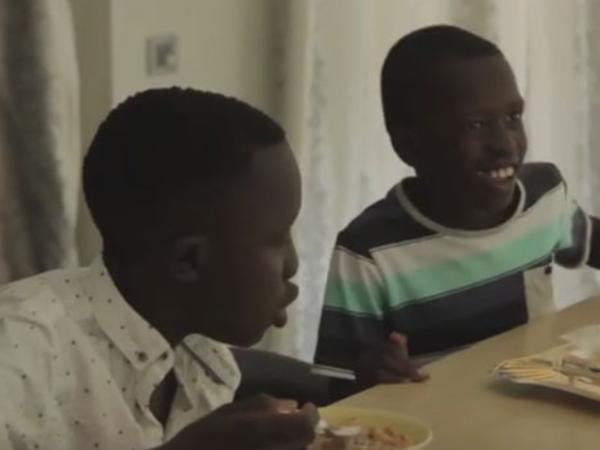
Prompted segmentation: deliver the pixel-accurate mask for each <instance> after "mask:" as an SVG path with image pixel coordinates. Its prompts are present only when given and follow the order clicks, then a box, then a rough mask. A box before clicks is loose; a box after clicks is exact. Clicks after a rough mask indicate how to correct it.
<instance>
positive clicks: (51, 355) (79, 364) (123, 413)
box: [0, 258, 240, 450]
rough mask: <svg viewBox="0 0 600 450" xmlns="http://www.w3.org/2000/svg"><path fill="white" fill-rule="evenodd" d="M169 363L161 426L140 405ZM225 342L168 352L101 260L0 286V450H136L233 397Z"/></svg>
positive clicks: (233, 374)
mask: <svg viewBox="0 0 600 450" xmlns="http://www.w3.org/2000/svg"><path fill="white" fill-rule="evenodd" d="M172 369H174V373H175V376H176V378H177V381H178V387H177V391H176V393H175V397H174V400H173V405H172V407H171V411H170V414H169V417H168V420H167V422H166V426H165V427H163V426H162V425H161V423H160V422H159V421H158V420H157V419H156V418H155V417H154V416H153V414H152V412H151V411H150V408H149V403H150V397H151V395H152V393H153V391H154V388H155V387H156V386H157V385H158V384H159V383H160V382H161V381H162V380H163V378H164V377H165V375H166V374H167V373H169V372H170V371H171V370H172ZM239 381H240V374H239V370H238V368H237V366H236V364H235V361H234V359H233V356H232V354H231V352H230V351H229V349H228V348H227V347H226V346H225V345H223V344H220V343H217V342H215V341H212V340H210V339H208V338H206V337H203V336H200V335H192V336H188V337H187V338H186V339H185V340H184V342H183V343H182V344H181V345H180V346H178V347H177V348H176V349H174V350H173V349H171V347H170V346H169V344H168V343H167V341H166V340H165V339H164V338H163V337H162V336H161V334H160V333H158V331H156V330H155V329H153V328H152V327H151V326H150V325H149V324H148V322H146V321H145V320H144V319H143V318H142V317H141V316H140V315H139V314H137V313H136V312H135V311H134V310H133V309H132V308H131V307H130V306H129V305H128V304H127V302H125V300H124V299H123V298H122V296H121V295H120V294H119V292H118V290H117V288H116V287H115V285H114V284H113V282H112V280H111V278H110V276H109V275H108V273H107V271H106V267H105V266H104V264H103V262H102V258H98V259H97V260H96V261H95V262H94V263H93V264H92V265H91V266H90V267H89V268H82V269H74V270H73V269H72V270H58V271H52V272H48V273H45V274H41V275H38V276H34V277H32V278H28V279H25V280H21V281H18V282H15V283H12V284H9V285H7V286H5V287H3V288H1V289H0V449H2V450H86V449H90V450H95V449H105V450H120V449H123V450H139V449H148V448H152V447H155V446H158V445H161V444H162V443H164V442H165V441H167V440H168V439H170V438H171V437H173V436H174V435H175V434H176V433H177V432H178V431H180V430H181V429H182V428H183V427H185V426H186V425H188V424H190V423H191V422H193V421H194V420H196V419H198V418H200V417H202V416H204V415H206V414H207V413H209V412H210V411H212V410H214V409H216V408H218V407H219V406H221V405H223V404H225V403H228V402H230V401H231V400H232V399H233V395H234V392H235V390H236V389H237V387H238V385H239Z"/></svg>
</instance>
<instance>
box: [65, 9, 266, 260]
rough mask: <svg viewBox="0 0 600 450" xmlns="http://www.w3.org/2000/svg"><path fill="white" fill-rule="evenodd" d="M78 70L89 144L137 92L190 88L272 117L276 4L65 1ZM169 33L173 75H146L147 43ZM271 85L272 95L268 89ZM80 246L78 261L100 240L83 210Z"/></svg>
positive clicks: (85, 142)
mask: <svg viewBox="0 0 600 450" xmlns="http://www.w3.org/2000/svg"><path fill="white" fill-rule="evenodd" d="M70 1H71V4H72V7H73V16H74V21H75V30H76V36H77V47H78V56H79V64H80V70H81V76H82V80H81V89H82V92H81V99H82V100H81V102H82V116H83V117H82V137H83V139H82V141H83V145H84V148H86V147H87V145H88V144H89V142H90V140H91V138H92V136H93V133H94V131H95V129H96V127H97V126H98V124H99V122H100V121H101V120H102V118H103V117H104V116H105V115H106V113H107V112H108V111H109V109H110V108H111V107H113V106H114V105H116V104H117V103H118V102H120V101H121V100H123V99H124V98H125V97H127V96H128V95H129V94H131V93H134V92H136V91H139V90H142V89H145V88H149V87H156V86H171V85H181V86H192V87H196V88H201V89H208V90H214V91H219V92H223V93H225V94H229V95H233V96H236V97H239V98H241V99H243V100H246V101H248V102H250V103H252V104H254V105H255V106H257V107H259V108H262V109H264V110H265V111H267V112H270V113H273V112H274V110H275V109H276V108H277V107H278V105H277V102H276V99H274V98H273V97H272V96H273V89H272V85H273V82H274V77H275V76H276V75H275V74H273V73H272V70H270V69H269V67H272V66H271V65H270V64H268V61H269V60H270V59H271V58H272V56H273V52H275V51H276V50H277V42H275V40H274V39H273V36H272V35H271V33H272V31H271V30H272V29H273V27H272V26H271V25H270V22H271V20H272V14H271V11H272V6H273V5H274V4H275V3H276V2H277V1H278V0H251V1H249V0H70ZM163 33H175V34H176V35H177V36H178V39H179V70H178V72H177V73H175V74H169V75H155V76H148V75H147V73H146V61H145V57H146V39H147V38H148V37H149V36H153V35H157V34H163ZM270 87H271V89H270ZM78 241H79V247H80V255H81V260H82V262H83V263H87V262H88V261H89V259H90V258H91V257H92V256H93V255H94V254H96V252H97V251H98V249H99V242H100V241H99V239H98V236H97V232H96V231H95V229H94V227H93V225H92V223H91V221H90V220H89V216H88V214H87V211H85V208H82V213H81V215H80V220H79V227H78Z"/></svg>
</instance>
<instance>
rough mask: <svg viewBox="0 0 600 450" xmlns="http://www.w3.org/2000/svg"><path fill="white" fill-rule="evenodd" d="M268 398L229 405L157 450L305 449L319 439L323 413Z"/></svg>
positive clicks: (262, 397) (260, 397)
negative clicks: (317, 436) (317, 431)
mask: <svg viewBox="0 0 600 450" xmlns="http://www.w3.org/2000/svg"><path fill="white" fill-rule="evenodd" d="M295 406H296V405H293V404H291V403H290V402H282V401H278V400H275V399H273V398H271V397H268V396H259V397H256V398H253V399H250V400H245V401H240V402H236V403H231V404H228V405H225V406H223V407H221V408H219V409H217V410H216V411H214V412H213V413H211V414H209V415H208V416H206V417H204V418H202V419H200V420H198V421H197V422H194V423H193V424H191V425H189V426H188V427H187V428H185V429H184V430H183V431H181V432H180V433H179V434H178V435H177V436H175V437H174V438H173V439H172V440H171V441H170V442H168V443H167V444H165V445H164V446H162V447H160V448H158V449H155V450H200V449H211V450H301V449H304V448H305V447H307V446H308V445H309V444H310V443H311V442H312V441H313V440H314V438H315V426H316V425H317V423H318V421H319V414H318V412H317V410H316V408H315V407H314V406H313V405H310V404H308V405H305V406H304V407H303V408H302V409H300V410H298V409H296V407H295Z"/></svg>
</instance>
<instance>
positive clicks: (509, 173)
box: [477, 166, 517, 182]
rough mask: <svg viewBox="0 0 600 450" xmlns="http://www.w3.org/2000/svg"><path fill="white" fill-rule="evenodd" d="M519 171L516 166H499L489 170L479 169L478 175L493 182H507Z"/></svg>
mask: <svg viewBox="0 0 600 450" xmlns="http://www.w3.org/2000/svg"><path fill="white" fill-rule="evenodd" d="M516 173H517V170H516V167H515V166H506V167H498V168H495V169H489V170H479V171H478V172H477V174H478V175H480V176H482V177H485V178H486V179H488V180H491V181H493V182H506V181H510V180H512V179H514V178H515V175H516Z"/></svg>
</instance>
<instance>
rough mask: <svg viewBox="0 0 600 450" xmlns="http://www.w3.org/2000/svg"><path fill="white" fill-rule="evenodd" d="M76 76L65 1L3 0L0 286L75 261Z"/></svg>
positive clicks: (0, 7) (0, 22)
mask: <svg viewBox="0 0 600 450" xmlns="http://www.w3.org/2000/svg"><path fill="white" fill-rule="evenodd" d="M78 77H79V74H78V70H77V65H76V60H75V40H74V37H73V28H72V23H71V14H70V9H69V6H68V4H67V3H66V0H0V283H2V282H6V281H9V280H12V279H16V278H21V277H25V276H28V275H32V274H34V273H37V272H41V271H44V270H49V269H53V268H56V267H61V266H65V265H70V264H74V263H75V262H76V251H75V245H74V229H75V220H76V217H77V198H78V190H79V189H78V187H79V182H78V180H79V154H80V148H79V147H80V142H79V135H80V130H79V91H78V79H79V78H78Z"/></svg>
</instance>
